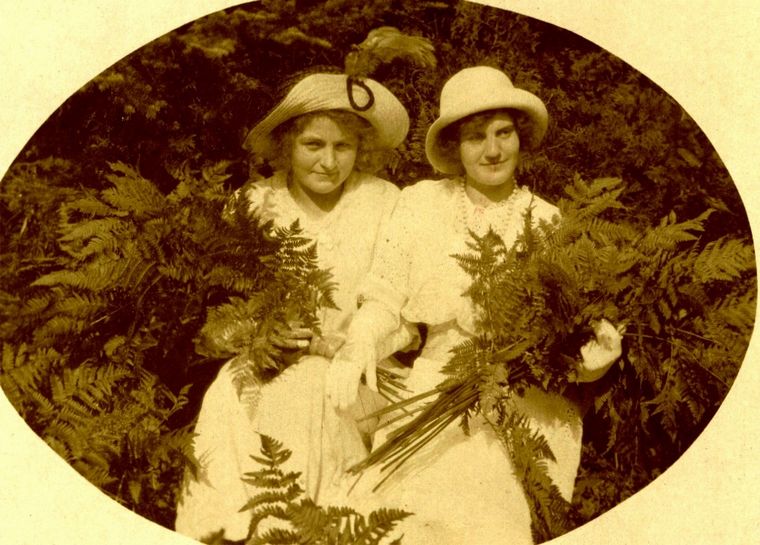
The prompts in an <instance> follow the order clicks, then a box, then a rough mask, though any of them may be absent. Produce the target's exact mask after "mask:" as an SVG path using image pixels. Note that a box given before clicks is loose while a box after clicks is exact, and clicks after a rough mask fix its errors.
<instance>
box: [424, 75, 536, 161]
mask: <svg viewBox="0 0 760 545" xmlns="http://www.w3.org/2000/svg"><path fill="white" fill-rule="evenodd" d="M502 108H509V109H512V110H519V111H521V112H523V113H524V114H525V115H526V116H527V117H528V120H529V122H530V123H529V126H528V127H526V128H527V131H528V134H520V137H521V138H523V140H527V141H526V142H525V144H526V147H528V145H532V146H536V145H537V144H538V143H539V142H540V141H541V139H542V138H543V137H544V134H545V133H546V127H547V125H548V122H549V114H548V112H547V111H546V106H544V103H543V102H542V101H541V99H540V98H538V97H537V96H536V95H534V94H533V93H530V92H528V91H526V90H524V89H518V88H517V87H515V86H514V85H513V84H512V80H510V79H509V77H508V76H507V75H506V74H505V73H504V72H502V71H501V70H497V69H496V68H491V67H489V66H474V67H472V68H465V69H464V70H460V71H459V72H457V73H456V74H454V75H453V76H452V77H451V78H450V79H449V80H448V81H447V82H446V84H445V85H444V86H443V89H442V90H441V111H440V115H439V117H438V119H436V120H435V122H434V123H433V124H432V125H431V126H430V129H428V133H427V138H426V139H425V154H426V155H427V158H428V161H430V164H431V165H433V167H434V168H435V169H436V170H438V171H440V172H443V173H444V174H458V173H459V172H460V171H461V169H462V165H461V162H460V161H459V158H458V157H452V156H451V153H450V152H447V151H446V150H445V149H444V148H443V147H442V146H441V140H440V136H441V131H442V130H443V129H445V128H446V127H448V126H449V125H451V124H452V123H455V122H456V121H459V120H460V119H464V118H465V117H467V116H470V115H473V114H477V113H480V112H485V111H488V110H498V109H502ZM526 137H527V138H526Z"/></svg>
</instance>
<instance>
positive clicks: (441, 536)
mask: <svg viewBox="0 0 760 545" xmlns="http://www.w3.org/2000/svg"><path fill="white" fill-rule="evenodd" d="M547 121H548V115H547V111H546V108H545V106H544V104H543V102H542V101H541V100H540V99H539V98H538V97H536V96H535V95H533V94H531V93H529V92H527V91H525V90H522V89H518V88H515V87H514V86H513V85H512V82H511V81H510V79H509V78H508V77H507V76H506V75H505V74H504V73H503V72H501V71H499V70H497V69H494V68H489V67H485V66H477V67H473V68H467V69H464V70H462V71H460V72H458V73H456V74H455V75H454V76H453V77H451V79H449V80H448V82H447V83H446V84H445V86H444V87H443V90H442V93H441V105H440V117H439V118H438V119H437V120H436V121H435V122H434V123H433V125H432V126H431V127H430V129H429V131H428V134H427V140H426V153H427V157H428V160H429V161H430V163H431V164H432V165H433V166H434V167H435V168H436V169H437V170H439V171H441V172H442V173H444V174H446V175H448V177H447V178H444V179H441V180H424V181H421V182H418V183H416V184H415V185H413V186H410V187H407V188H405V189H404V190H403V191H402V192H401V197H400V199H399V203H398V205H397V206H396V209H395V210H394V212H393V215H392V217H391V219H390V222H389V225H388V230H387V232H386V235H385V236H384V237H383V244H382V245H380V246H379V247H378V250H377V253H376V255H375V259H374V261H373V266H372V272H371V274H370V276H369V277H368V280H367V282H366V283H365V285H364V286H363V289H362V296H363V297H364V299H365V303H364V304H363V306H362V308H361V309H360V310H359V312H358V313H357V314H356V316H355V317H354V321H353V323H352V326H351V328H350V329H349V335H348V338H347V341H346V344H345V345H344V346H343V347H342V348H341V349H340V350H339V352H338V354H336V356H335V358H334V360H333V364H332V366H331V367H330V370H329V376H328V385H327V389H328V395H329V396H330V397H331V399H332V401H333V403H334V404H335V405H336V406H337V407H339V408H346V407H348V406H350V404H351V403H352V402H353V400H354V399H355V397H356V392H357V384H358V382H359V378H360V376H361V374H362V373H366V374H368V375H371V374H372V372H373V365H374V362H375V361H376V359H377V354H376V352H375V348H374V346H375V341H374V339H375V338H382V337H383V335H385V334H387V333H389V332H391V331H393V330H394V329H395V328H397V327H399V324H402V323H404V322H411V323H424V324H426V325H427V326H428V335H427V339H426V341H425V345H424V347H423V349H422V352H421V355H420V357H419V358H417V359H416V361H415V363H414V367H413V369H412V372H411V374H410V376H409V377H408V379H407V380H406V387H407V388H408V389H409V390H410V394H409V395H414V394H417V393H421V392H425V391H428V390H431V389H432V388H434V387H435V386H436V385H437V384H439V383H440V382H442V381H443V379H444V378H445V376H444V375H443V374H442V368H443V365H444V364H445V363H446V362H447V361H448V359H449V357H450V352H449V351H450V349H451V348H452V347H454V346H455V345H457V344H459V343H460V342H462V341H464V340H466V339H468V338H471V337H473V336H474V335H475V334H476V325H475V320H476V313H475V310H474V309H473V307H472V305H471V303H470V300H469V299H468V298H467V297H466V296H465V295H463V294H464V292H465V291H466V290H467V288H468V287H469V285H470V282H471V279H470V277H469V276H468V275H467V273H466V272H465V271H464V270H463V269H462V268H461V267H460V266H459V264H458V263H457V262H456V260H455V259H453V258H452V257H451V256H452V255H453V254H463V253H467V251H468V248H467V246H466V241H468V240H469V238H470V237H469V231H473V232H475V233H476V234H479V235H483V234H485V233H486V232H487V231H488V229H489V227H490V228H492V229H493V230H494V231H495V232H496V233H497V234H499V235H500V236H501V237H502V238H503V240H504V242H505V243H506V245H507V247H509V246H511V245H512V244H513V243H514V242H515V240H516V238H517V236H518V235H519V233H520V231H521V228H522V225H523V214H524V212H525V211H526V210H527V209H528V208H529V207H532V214H533V216H532V217H533V219H534V220H535V221H539V220H542V219H543V220H547V221H550V220H552V218H553V217H554V216H555V215H557V213H558V210H557V208H556V207H554V206H553V205H551V204H549V203H548V202H546V201H544V200H543V199H541V198H539V197H537V196H535V195H533V194H532V193H531V192H530V191H529V190H528V189H526V188H525V187H521V186H519V185H518V184H517V181H516V179H515V171H516V169H517V166H518V164H519V161H520V151H521V148H526V147H531V146H535V145H537V144H538V143H539V142H540V141H541V139H542V137H543V135H544V133H545V132H546V128H547ZM369 324H372V326H371V327H370V326H369ZM582 352H583V360H582V361H583V363H581V364H580V365H579V366H578V367H579V368H578V375H579V380H580V381H590V380H595V379H597V378H599V377H600V376H601V375H603V374H604V372H605V371H606V370H607V369H608V368H609V366H610V365H611V364H612V363H613V361H614V360H615V359H617V358H618V357H619V355H620V336H619V334H618V332H617V331H616V330H615V329H614V327H612V326H611V324H609V323H604V324H603V326H602V327H600V328H598V329H597V340H596V341H592V342H591V343H589V344H588V345H586V346H585V347H584V348H583V350H582ZM516 403H517V404H518V405H521V412H524V413H525V414H526V415H527V416H528V417H529V418H530V420H531V424H532V427H533V428H534V429H535V428H538V429H539V430H540V431H541V432H542V433H543V434H544V436H545V437H546V438H547V440H548V442H549V444H550V447H551V449H552V451H553V454H554V455H555V457H556V462H549V473H550V476H551V477H552V479H553V481H554V483H555V484H556V485H557V486H558V488H559V490H560V491H561V493H562V495H563V496H564V497H565V498H566V499H568V500H569V499H570V498H571V496H572V491H573V486H574V481H575V476H576V472H577V469H578V464H579V461H580V449H581V416H580V411H579V408H578V406H577V405H576V404H575V403H573V402H572V401H570V400H568V399H566V398H564V397H560V396H556V395H551V394H546V393H544V392H541V391H538V390H534V391H528V392H526V395H525V397H523V398H520V399H517V400H516ZM402 423H403V422H402ZM470 427H471V429H470V434H469V436H466V435H465V434H464V433H463V432H462V430H461V429H460V427H459V426H458V425H457V424H456V423H453V424H451V425H449V426H448V428H446V429H445V430H444V431H443V432H441V433H440V434H439V435H438V436H436V438H435V439H433V440H432V441H431V442H429V443H428V444H427V445H425V446H424V447H423V448H422V449H421V450H419V451H418V452H416V453H415V454H414V456H413V457H412V458H410V459H409V460H408V461H407V462H406V463H405V465H404V466H402V467H401V468H400V469H399V470H398V471H397V472H396V473H394V474H393V475H392V476H391V477H390V478H389V479H388V480H387V481H386V482H385V483H384V484H383V485H382V486H381V487H380V488H379V490H378V492H377V495H376V496H374V497H372V495H371V494H369V495H368V493H367V492H358V494H359V495H360V496H361V497H363V498H365V499H367V498H368V499H367V506H368V507H377V506H378V505H382V504H386V505H387V506H389V507H399V508H402V509H405V510H408V511H411V512H413V513H414V514H415V515H414V516H413V517H411V518H409V519H407V520H406V521H404V523H402V525H401V527H400V531H403V532H404V536H405V537H404V539H405V541H406V540H408V542H409V543H437V544H439V545H441V544H455V543H456V544H478V545H481V544H492V543H510V544H515V543H533V539H532V535H531V529H530V525H531V521H530V512H529V508H528V503H527V501H526V498H525V495H524V493H523V490H522V488H521V485H520V482H519V479H518V477H516V476H515V475H514V473H513V468H512V466H511V463H510V461H509V458H508V455H507V453H506V452H505V450H504V448H503V446H502V444H501V442H500V441H499V440H498V438H497V437H496V435H495V433H494V432H493V431H492V430H491V429H490V427H489V426H488V425H487V424H486V422H485V421H484V420H482V419H473V420H472V422H471V424H470ZM383 431H384V430H381V431H380V432H378V435H380V433H381V432H383ZM386 433H387V432H386ZM375 443H376V444H379V438H376V440H375ZM370 471H372V470H370ZM362 482H363V483H365V485H369V486H372V485H374V484H377V482H378V478H377V475H374V474H370V475H364V476H362V478H361V480H360V483H362ZM360 486H361V485H360ZM362 489H363V487H362Z"/></svg>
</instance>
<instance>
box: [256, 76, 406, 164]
mask: <svg viewBox="0 0 760 545" xmlns="http://www.w3.org/2000/svg"><path fill="white" fill-rule="evenodd" d="M347 78H348V77H347V76H346V75H344V74H312V75H311V76H307V77H305V78H304V79H302V80H301V81H299V82H298V83H297V84H296V85H295V86H294V87H293V88H292V89H291V90H290V92H289V93H288V94H287V95H286V96H285V98H284V99H283V100H282V101H281V102H280V103H279V104H277V106H275V107H274V108H273V109H272V111H271V112H269V114H268V115H267V116H266V117H264V119H262V120H261V121H260V122H259V123H257V124H256V126H255V127H254V128H253V129H251V131H250V132H249V133H248V135H247V136H246V139H245V141H244V143H243V147H244V148H246V149H248V150H250V151H252V152H253V153H257V154H261V155H263V156H266V157H268V156H269V155H270V154H271V152H272V151H273V144H274V143H273V140H272V131H274V130H275V129H276V128H277V127H278V126H280V125H282V124H283V123H285V122H286V121H288V120H290V119H293V118H295V117H298V116H300V115H303V114H307V113H313V112H319V111H324V110H342V111H347V112H351V113H353V114H356V115H357V116H359V117H361V118H363V119H365V120H367V121H368V122H369V124H370V125H372V127H373V128H374V129H375V133H376V135H377V140H376V144H377V146H378V147H380V148H381V149H393V148H395V147H397V146H398V145H399V144H401V142H403V141H404V139H405V138H406V134H407V132H408V131H409V115H408V114H407V112H406V108H404V106H403V105H402V104H401V102H399V100H398V99H397V98H396V97H395V96H394V95H393V93H391V92H390V91H389V90H388V89H387V88H386V87H384V86H383V85H381V84H380V83H378V82H376V81H374V80H372V79H369V78H363V79H362V80H361V83H360V84H353V85H352V93H353V98H354V101H355V103H358V104H359V105H365V104H368V103H369V101H371V100H372V99H374V100H373V103H372V105H371V106H370V107H369V108H367V109H365V110H358V109H356V108H355V107H354V106H353V105H352V104H351V102H350V101H349V97H348V91H347ZM362 86H366V88H367V89H369V91H370V92H371V94H372V98H371V97H370V96H369V93H367V91H366V90H365V89H364V88H362Z"/></svg>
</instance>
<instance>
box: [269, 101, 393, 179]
mask: <svg viewBox="0 0 760 545" xmlns="http://www.w3.org/2000/svg"><path fill="white" fill-rule="evenodd" d="M320 117H326V118H328V119H331V120H332V121H334V122H335V124H337V125H338V126H339V127H340V128H341V129H342V130H343V131H344V132H346V133H349V134H353V135H354V136H356V139H357V141H358V146H357V150H356V163H355V164H354V169H355V170H359V171H362V172H369V173H372V172H375V171H377V170H379V169H380V167H381V166H382V163H383V161H384V159H385V154H386V152H385V151H384V150H382V149H380V148H379V146H378V145H377V133H376V131H375V128H374V127H373V126H372V125H371V124H370V123H369V121H367V120H366V119H364V118H362V117H359V116H358V115H356V114H354V113H351V112H348V111H344V110H320V111H317V112H309V113H306V114H303V115H299V116H298V117H294V118H292V119H289V120H287V121H286V122H284V123H282V124H281V125H279V126H278V127H276V128H275V129H274V130H273V131H272V135H271V138H272V146H271V148H270V150H269V152H268V153H267V157H265V158H266V159H268V160H269V162H270V164H271V165H272V166H273V167H274V168H275V169H277V170H284V171H288V170H290V168H291V164H290V160H291V159H290V158H291V153H292V150H293V144H294V142H295V139H296V137H297V136H298V135H299V134H301V132H303V130H304V129H305V128H306V126H307V125H308V124H309V123H310V122H311V121H312V120H314V119H317V118H320Z"/></svg>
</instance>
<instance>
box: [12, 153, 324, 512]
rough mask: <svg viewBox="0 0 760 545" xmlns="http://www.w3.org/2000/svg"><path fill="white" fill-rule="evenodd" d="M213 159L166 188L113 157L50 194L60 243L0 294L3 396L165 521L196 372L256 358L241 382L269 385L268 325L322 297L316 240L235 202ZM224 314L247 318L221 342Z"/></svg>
mask: <svg viewBox="0 0 760 545" xmlns="http://www.w3.org/2000/svg"><path fill="white" fill-rule="evenodd" d="M223 166H224V165H220V166H219V167H218V168H217V169H210V170H207V171H205V172H203V173H199V175H198V176H197V177H196V176H194V175H193V174H192V173H189V172H182V173H178V176H180V180H179V181H178V183H177V186H176V188H175V189H174V191H172V192H171V193H169V194H168V195H163V194H162V193H161V192H159V191H158V189H157V188H156V187H155V186H154V185H153V184H152V183H151V182H149V181H148V180H146V179H144V178H142V177H141V176H140V175H139V174H137V172H135V171H134V170H133V169H131V168H129V167H127V166H126V165H124V164H121V163H116V164H113V165H111V168H112V173H111V174H110V175H109V181H110V183H111V185H112V186H111V187H109V188H107V189H103V190H102V191H99V192H96V191H78V192H76V193H74V194H72V195H71V198H70V200H68V201H66V202H64V203H63V204H61V206H60V209H59V221H58V225H57V232H58V244H59V247H60V251H59V252H58V253H57V254H54V257H50V258H48V259H46V260H44V261H43V263H42V264H41V265H40V268H39V269H38V270H40V271H44V273H43V274H40V275H39V276H37V278H36V279H35V280H34V281H33V282H31V283H30V284H29V285H28V286H27V287H25V288H23V289H20V290H18V291H16V292H14V293H9V292H4V296H5V297H6V302H7V304H6V305H5V306H4V307H3V309H2V312H3V321H4V324H5V325H4V330H3V358H2V375H1V376H0V380H1V381H2V386H3V389H4V391H5V392H6V395H7V396H8V397H9V399H10V400H11V402H12V403H13V404H14V406H15V407H16V409H17V410H18V411H19V412H20V413H21V414H22V416H23V417H24V418H25V419H26V420H27V422H29V424H30V425H31V426H32V427H33V429H34V430H35V431H36V432H37V433H38V434H39V435H40V436H41V437H42V438H43V439H44V440H45V441H46V442H47V443H48V444H49V445H50V446H51V447H52V448H53V449H54V450H55V451H56V452H57V453H58V454H60V455H61V456H62V457H63V458H64V459H65V460H67V461H68V462H69V463H71V464H72V465H73V466H74V467H75V468H76V469H77V470H78V471H80V472H81V473H82V474H83V475H84V476H85V477H87V478H88V479H89V480H90V481H91V482H93V483H94V484H96V485H98V486H100V487H101V488H102V489H103V490H104V491H106V492H107V493H109V494H110V495H111V496H112V497H114V498H116V499H118V500H119V501H121V502H122V503H124V504H125V505H127V506H128V507H131V508H133V509H135V510H136V511H137V512H139V513H141V514H144V515H146V516H149V517H150V518H153V519H154V520H158V521H161V522H163V523H164V524H167V525H168V524H171V520H172V519H173V516H172V513H173V511H174V506H175V505H176V490H177V484H178V482H179V480H180V478H181V476H182V474H183V471H184V470H185V467H186V466H188V465H191V464H192V462H193V460H192V453H191V452H192V451H191V448H190V439H191V432H190V429H189V428H188V426H187V425H184V424H182V421H183V420H187V418H184V419H182V418H178V413H181V411H182V409H183V407H184V406H185V405H186V404H187V402H188V396H189V395H191V393H192V379H193V377H194V376H195V375H197V371H196V370H195V368H196V367H200V368H203V367H210V368H211V370H212V371H213V372H215V370H216V369H218V362H219V361H221V358H227V357H230V356H233V355H237V354H240V355H243V356H244V357H245V361H246V362H252V363H249V364H246V365H243V364H238V365H237V366H236V370H237V371H238V374H239V375H240V380H241V382H244V381H245V380H266V378H267V377H269V376H271V375H272V374H273V373H276V372H277V371H278V370H280V369H281V368H282V367H283V366H284V365H285V358H283V357H282V355H281V353H280V351H279V350H278V349H277V348H275V347H273V346H272V336H273V335H274V331H275V330H276V328H277V327H278V326H283V324H286V323H287V321H288V320H290V319H294V318H297V319H299V320H301V321H303V322H304V323H307V324H315V323H316V318H315V314H314V313H315V310H316V308H317V306H319V305H323V304H325V305H328V304H331V299H330V290H331V289H332V285H331V283H330V282H329V277H328V276H327V274H326V273H324V272H322V271H319V270H318V269H317V267H316V256H315V254H314V248H313V245H309V244H307V241H305V239H303V238H302V237H300V236H299V233H300V231H299V229H298V226H297V225H294V226H292V227H291V228H290V229H280V230H277V231H274V232H272V229H271V226H269V225H261V224H260V223H259V222H258V220H256V219H255V216H253V215H252V214H250V213H249V211H248V209H247V203H243V202H238V199H233V200H232V203H231V204H230V203H229V201H230V197H229V194H228V192H226V191H225V190H224V188H223V186H222V182H223V180H224V179H225V177H226V176H225V175H224V174H223V173H222V170H221V169H222V168H223ZM19 171H20V172H21V173H23V174H25V173H26V169H24V168H21V169H20V170H19ZM12 182H13V180H11V182H9V183H12ZM225 209H226V211H225ZM225 301H226V302H225ZM230 309H232V310H230ZM231 312H232V313H234V318H230V319H234V320H235V324H237V323H241V324H246V327H245V338H244V339H242V340H241V339H240V338H239V337H240V336H241V335H239V334H238V332H237V331H236V332H235V334H233V335H227V336H223V335H219V336H217V331H218V329H219V328H220V327H221V326H220V325H219V324H220V318H219V317H220V315H224V316H226V317H227V316H228V315H229V314H230V313H231ZM207 314H208V315H209V319H208V321H207V323H206V325H205V330H203V331H206V332H207V331H208V330H211V332H212V333H213V340H214V341H215V342H214V344H213V346H212V347H210V346H209V345H210V344H211V343H210V341H209V337H208V335H204V334H202V333H203V331H202V326H204V321H205V320H206V316H207ZM226 323H228V324H229V321H228V322H226ZM227 329H234V328H233V326H231V325H228V326H227ZM236 335H237V337H236ZM220 339H223V340H225V341H227V342H226V344H225V343H220ZM175 389H176V392H177V393H174V390H175ZM195 395H196V396H197V395H199V394H198V393H196V394H195Z"/></svg>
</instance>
